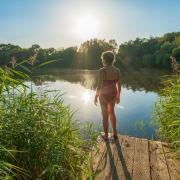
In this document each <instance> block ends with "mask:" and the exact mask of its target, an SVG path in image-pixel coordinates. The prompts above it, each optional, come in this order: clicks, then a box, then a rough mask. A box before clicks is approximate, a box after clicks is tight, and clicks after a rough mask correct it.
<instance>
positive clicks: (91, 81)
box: [34, 68, 168, 92]
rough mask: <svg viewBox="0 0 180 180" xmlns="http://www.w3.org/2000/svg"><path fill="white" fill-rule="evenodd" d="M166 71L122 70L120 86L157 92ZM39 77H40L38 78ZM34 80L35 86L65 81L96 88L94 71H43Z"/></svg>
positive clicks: (145, 69)
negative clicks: (46, 82) (47, 82)
mask: <svg viewBox="0 0 180 180" xmlns="http://www.w3.org/2000/svg"><path fill="white" fill-rule="evenodd" d="M166 74H168V72H167V71H164V70H158V69H147V68H141V69H133V68H128V69H122V70H121V76H122V78H121V79H122V82H121V83H122V86H123V87H126V88H127V89H132V90H133V91H137V90H138V91H145V92H149V91H152V92H157V90H158V87H159V85H160V80H161V77H162V76H163V75H166ZM39 75H41V76H39ZM37 76H38V77H36V78H34V81H35V84H36V85H42V83H43V82H45V81H51V82H54V81H56V80H66V81H68V82H73V83H79V84H81V85H82V86H84V87H86V88H88V89H95V88H96V86H97V71H96V70H71V69H45V70H41V71H40V72H37Z"/></svg>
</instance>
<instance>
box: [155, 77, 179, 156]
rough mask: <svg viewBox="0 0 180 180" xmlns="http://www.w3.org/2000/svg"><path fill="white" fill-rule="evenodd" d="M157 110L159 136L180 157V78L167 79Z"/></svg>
mask: <svg viewBox="0 0 180 180" xmlns="http://www.w3.org/2000/svg"><path fill="white" fill-rule="evenodd" d="M160 93H161V94H160V95H161V97H160V101H159V103H158V104H157V106H156V108H155V109H156V110H155V121H156V123H157V124H158V126H159V131H158V134H159V136H160V137H161V138H162V139H163V140H165V141H167V142H169V143H170V145H171V146H172V148H173V149H174V151H175V152H176V153H177V155H180V76H179V75H172V76H167V77H165V80H164V81H163V84H162V88H161V91H160Z"/></svg>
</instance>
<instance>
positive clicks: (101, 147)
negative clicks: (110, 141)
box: [92, 141, 106, 172]
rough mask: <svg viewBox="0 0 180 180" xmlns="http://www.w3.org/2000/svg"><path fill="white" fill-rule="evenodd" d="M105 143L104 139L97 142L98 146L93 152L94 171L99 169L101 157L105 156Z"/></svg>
mask: <svg viewBox="0 0 180 180" xmlns="http://www.w3.org/2000/svg"><path fill="white" fill-rule="evenodd" d="M105 148H106V147H105V143H104V142H103V141H99V142H98V144H97V147H95V148H94V149H93V152H92V157H93V159H92V170H93V172H96V171H97V169H98V166H99V164H100V162H101V159H102V158H103V155H104V153H105Z"/></svg>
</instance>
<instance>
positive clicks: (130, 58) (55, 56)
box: [0, 32, 180, 69]
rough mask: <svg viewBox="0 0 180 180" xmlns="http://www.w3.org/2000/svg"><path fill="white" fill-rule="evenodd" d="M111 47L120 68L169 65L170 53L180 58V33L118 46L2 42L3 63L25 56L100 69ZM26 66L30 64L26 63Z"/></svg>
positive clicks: (38, 61)
mask: <svg viewBox="0 0 180 180" xmlns="http://www.w3.org/2000/svg"><path fill="white" fill-rule="evenodd" d="M107 50H112V51H114V53H115V54H116V59H117V63H116V65H117V66H119V67H121V66H122V65H125V66H127V67H129V66H131V67H132V66H133V67H135V68H136V67H150V68H164V69H169V68H170V56H171V55H172V56H174V57H176V59H177V61H180V32H173V33H167V34H165V35H164V36H162V37H150V38H149V39H146V38H142V39H140V38H136V39H135V40H134V41H133V40H130V41H128V42H125V43H122V44H120V45H119V47H118V44H117V43H116V41H115V40H114V39H111V40H109V41H106V40H105V39H103V40H101V39H90V40H87V41H85V42H83V43H82V44H81V45H80V47H79V48H78V47H68V48H65V49H64V48H62V49H59V50H56V49H54V48H48V49H43V48H41V47H40V46H39V45H38V44H34V45H32V46H31V47H30V48H28V49H24V48H21V47H19V46H16V45H11V44H0V65H4V64H9V65H10V64H12V62H11V61H12V57H13V56H14V57H15V58H16V61H17V63H19V62H21V61H23V60H24V59H31V58H32V57H34V56H35V57H36V62H35V64H36V65H38V64H42V63H44V62H46V61H47V60H56V62H55V63H53V64H50V65H48V66H49V67H56V68H77V69H97V68H99V67H100V66H101V58H100V57H101V53H102V52H103V51H107ZM26 67H29V66H28V65H27V64H26Z"/></svg>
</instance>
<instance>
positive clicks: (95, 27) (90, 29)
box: [73, 14, 100, 40]
mask: <svg viewBox="0 0 180 180" xmlns="http://www.w3.org/2000/svg"><path fill="white" fill-rule="evenodd" d="M99 30H100V23H99V21H98V19H97V17H95V16H93V15H91V14H86V15H83V14H82V15H80V16H78V17H76V19H75V22H74V25H73V31H74V33H75V34H76V35H77V36H78V37H79V38H81V39H82V40H86V39H89V38H94V37H97V36H98V34H99Z"/></svg>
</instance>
